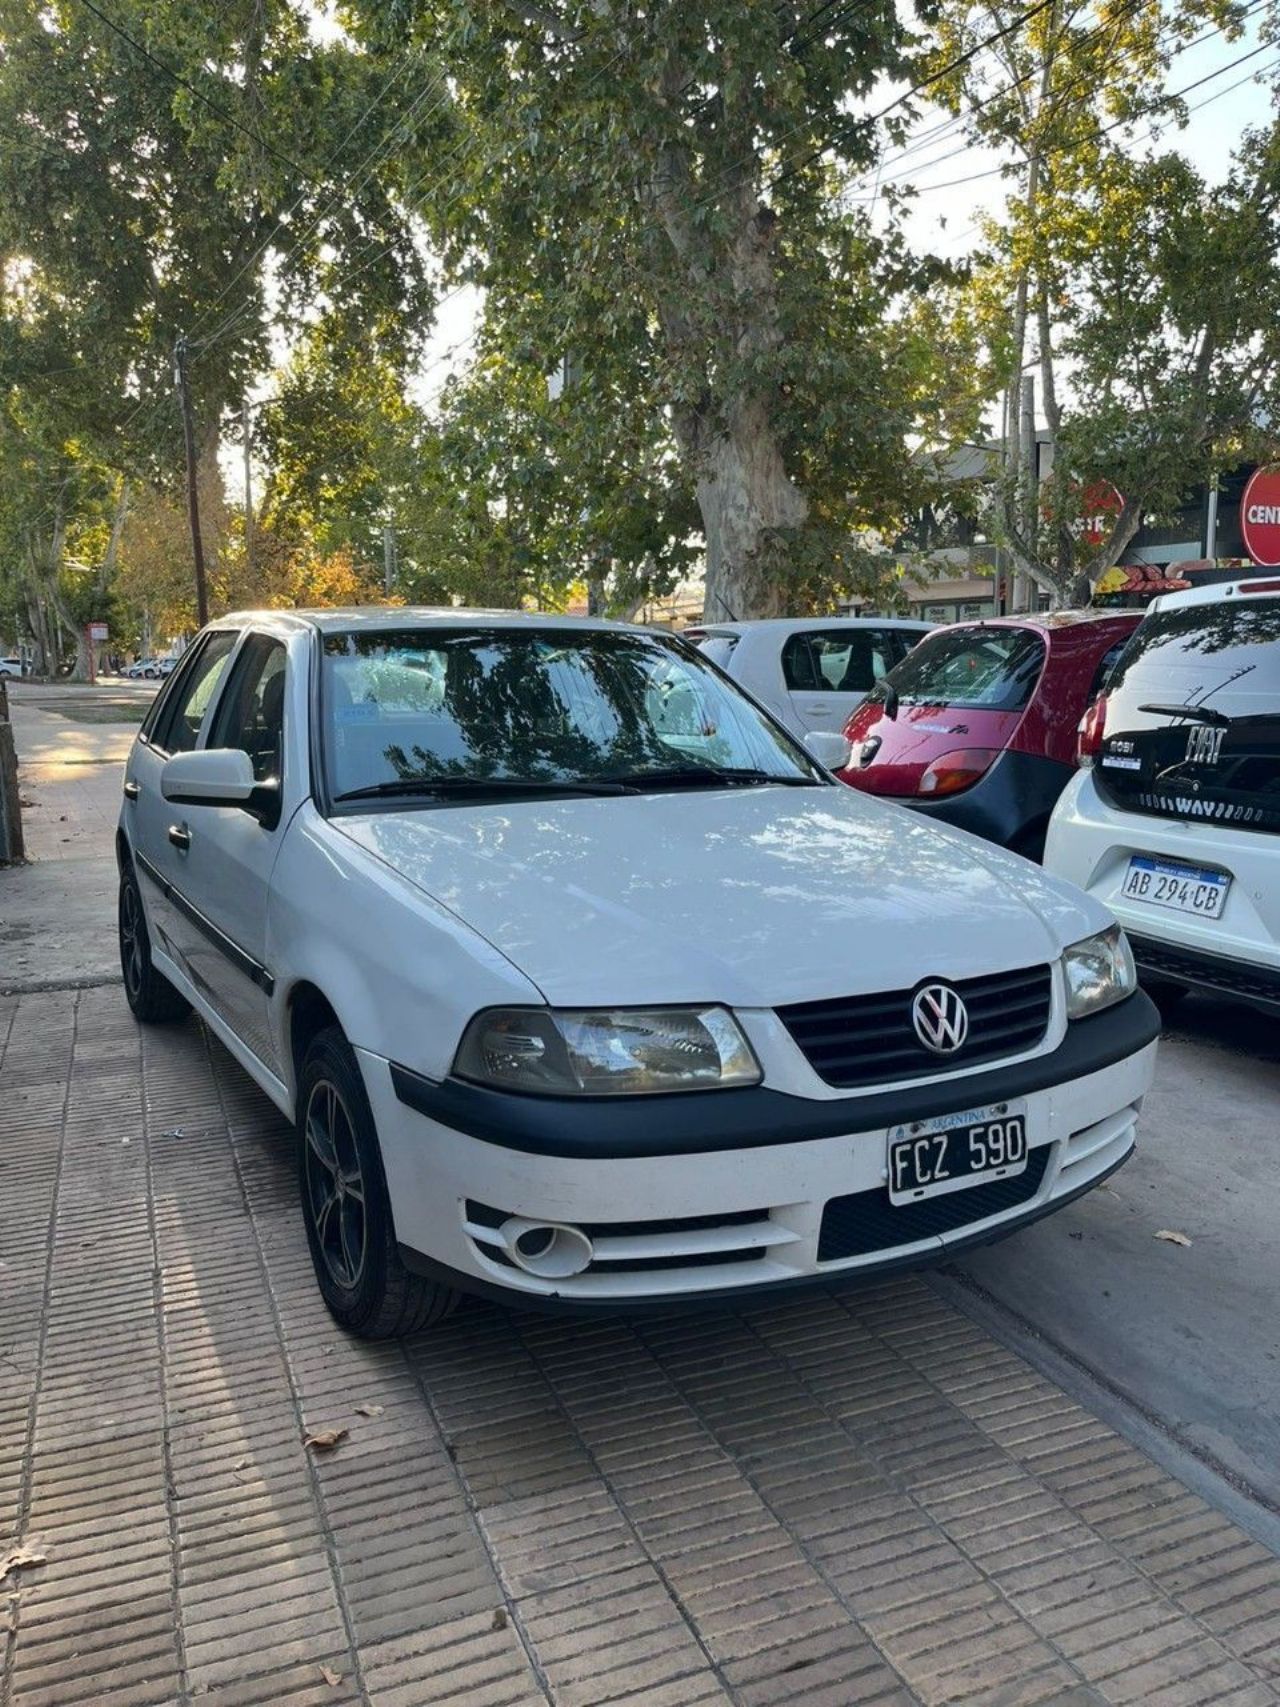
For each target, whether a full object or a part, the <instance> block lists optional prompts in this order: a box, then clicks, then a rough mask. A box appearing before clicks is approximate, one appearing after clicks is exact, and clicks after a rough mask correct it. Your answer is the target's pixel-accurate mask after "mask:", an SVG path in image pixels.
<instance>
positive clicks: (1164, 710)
mask: <svg viewBox="0 0 1280 1707" xmlns="http://www.w3.org/2000/svg"><path fill="white" fill-rule="evenodd" d="M1138 710H1139V711H1148V712H1150V713H1151V715H1152V716H1153V717H1185V718H1187V720H1188V721H1189V722H1191V723H1213V724H1216V725H1218V726H1219V727H1221V728H1224V729H1225V728H1226V726H1227V724H1229V723H1230V722H1231V719H1230V718H1229V717H1228V716H1227V714H1226V712H1225V711H1215V710H1214V709H1213V707H1212V706H1209V705H1140V706H1139V707H1138Z"/></svg>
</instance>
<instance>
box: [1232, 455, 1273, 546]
mask: <svg viewBox="0 0 1280 1707" xmlns="http://www.w3.org/2000/svg"><path fill="white" fill-rule="evenodd" d="M1240 531H1241V532H1242V533H1243V534H1244V546H1245V550H1246V551H1247V552H1248V553H1249V555H1250V557H1252V558H1253V561H1254V562H1255V563H1261V564H1262V565H1263V566H1264V567H1265V568H1267V569H1275V568H1276V567H1277V566H1280V467H1272V468H1256V469H1254V471H1253V473H1252V474H1251V475H1250V476H1249V484H1248V485H1247V486H1246V487H1245V489H1244V497H1243V498H1242V499H1241V500H1240Z"/></svg>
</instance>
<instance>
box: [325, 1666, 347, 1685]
mask: <svg viewBox="0 0 1280 1707" xmlns="http://www.w3.org/2000/svg"><path fill="white" fill-rule="evenodd" d="M320 1675H321V1677H322V1678H323V1679H324V1680H325V1682H326V1683H327V1684H328V1685H329V1688H330V1689H336V1688H337V1687H338V1685H339V1684H340V1683H341V1682H342V1673H341V1672H340V1671H334V1669H333V1667H332V1666H321V1667H320Z"/></svg>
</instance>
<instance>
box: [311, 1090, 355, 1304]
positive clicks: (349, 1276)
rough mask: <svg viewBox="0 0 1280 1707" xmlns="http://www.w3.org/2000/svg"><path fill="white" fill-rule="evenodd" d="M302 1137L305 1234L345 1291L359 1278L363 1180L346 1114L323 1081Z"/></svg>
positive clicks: (336, 1093)
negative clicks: (307, 1221)
mask: <svg viewBox="0 0 1280 1707" xmlns="http://www.w3.org/2000/svg"><path fill="white" fill-rule="evenodd" d="M303 1133H304V1139H305V1145H306V1150H305V1162H304V1167H305V1177H306V1192H307V1213H308V1215H309V1216H310V1218H311V1228H312V1231H313V1232H314V1234H315V1237H316V1243H317V1245H318V1246H319V1248H320V1254H321V1256H322V1257H323V1258H324V1264H325V1267H326V1268H327V1269H328V1271H329V1273H330V1274H331V1275H332V1277H333V1279H334V1280H336V1281H337V1283H338V1285H339V1286H342V1287H345V1288H347V1289H348V1290H349V1289H350V1288H352V1287H354V1286H355V1285H356V1284H357V1283H358V1282H359V1279H360V1276H361V1275H362V1274H363V1273H364V1262H365V1243H366V1239H365V1196H364V1175H363V1173H362V1172H361V1169H360V1155H359V1152H358V1151H357V1149H356V1138H355V1128H354V1126H353V1124H352V1120H351V1114H350V1111H349V1110H348V1108H347V1105H346V1103H345V1102H344V1101H343V1099H342V1094H341V1092H340V1091H339V1090H338V1088H337V1086H336V1085H334V1084H332V1083H331V1082H330V1081H329V1080H328V1079H321V1080H320V1081H319V1082H318V1083H317V1084H316V1085H314V1086H313V1087H312V1090H311V1095H310V1096H309V1097H308V1099H307V1112H306V1117H305V1119H304V1122H303Z"/></svg>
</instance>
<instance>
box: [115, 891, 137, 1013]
mask: <svg viewBox="0 0 1280 1707" xmlns="http://www.w3.org/2000/svg"><path fill="white" fill-rule="evenodd" d="M138 905H139V903H138V892H137V890H136V889H135V888H134V887H133V884H132V883H126V884H125V886H124V893H123V895H122V896H121V904H120V959H121V961H122V962H123V966H124V981H125V988H126V989H127V990H128V992H129V994H130V995H131V996H136V995H137V994H138V992H139V990H141V988H142V920H141V919H140V917H139V915H138Z"/></svg>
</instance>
